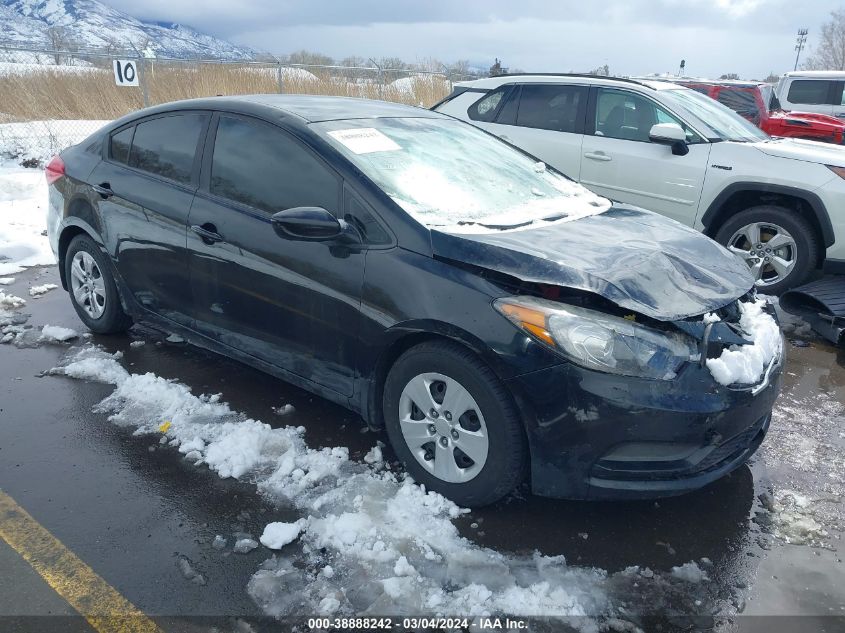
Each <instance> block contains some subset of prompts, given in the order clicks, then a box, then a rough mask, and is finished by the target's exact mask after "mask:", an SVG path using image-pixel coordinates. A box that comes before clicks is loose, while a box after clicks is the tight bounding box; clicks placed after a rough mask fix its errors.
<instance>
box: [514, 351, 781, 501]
mask: <svg viewBox="0 0 845 633" xmlns="http://www.w3.org/2000/svg"><path fill="white" fill-rule="evenodd" d="M782 368H783V360H782V359H781V360H780V361H778V362H777V363H776V364H775V365H773V367H772V370H771V372H770V375H769V382H768V384H767V385H765V386H764V387H763V388H761V389H758V390H757V392H756V393H753V392H752V390H751V389H747V388H746V389H729V388H726V387H722V386H721V385H718V384H716V383H715V382H714V381H713V379H712V377H711V376H710V373H709V371H708V370H707V369H706V368H701V367H698V366H689V367H687V368H685V369H684V370H683V371H682V372H681V374H680V375H679V376H678V377H677V378H676V379H675V380H673V381H667V382H663V381H651V380H641V379H637V378H630V377H624V376H612V375H607V374H600V373H597V372H592V371H588V370H584V369H581V368H578V367H574V366H572V365H558V366H555V367H551V368H548V369H544V370H541V371H538V372H534V373H532V374H528V375H524V376H520V377H518V378H513V379H511V380H510V381H508V386H509V387H510V389H511V392H512V393H513V394H514V395H515V397H516V400H517V402H518V405H519V407H520V408H521V410H522V414H523V418H524V419H525V421H526V430H527V434H528V443H529V447H530V450H531V484H532V489H533V491H534V493H535V494H538V495H542V496H549V497H558V498H568V499H642V498H653V497H661V496H672V495H678V494H682V493H685V492H690V491H692V490H696V489H698V488H701V487H703V486H705V485H707V484H709V483H711V482H713V481H716V480H717V479H719V478H721V477H723V476H724V475H726V474H728V473H729V472H731V471H732V470H734V469H736V468H737V467H739V466H741V465H742V464H743V463H745V462H746V461H747V460H748V459H749V458H750V457H751V455H753V454H754V452H755V451H756V450H757V448H758V447H759V446H760V444H761V443H762V441H763V439H764V438H765V435H766V432H767V431H768V428H769V423H770V420H771V411H772V407H773V405H774V402H775V399H776V398H777V395H778V393H779V392H780V384H781V373H782Z"/></svg>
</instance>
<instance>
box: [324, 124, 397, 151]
mask: <svg viewBox="0 0 845 633" xmlns="http://www.w3.org/2000/svg"><path fill="white" fill-rule="evenodd" d="M329 136H331V137H332V138H333V139H335V140H336V141H339V142H340V143H343V145H344V146H345V147H346V148H347V149H349V150H350V151H352V152H355V153H356V154H371V153H373V152H395V151H397V150H400V149H402V148H401V147H399V145H397V144H396V142H394V141H393V140H392V139H390V137H388V136H385V135H384V134H382V133H381V132H379V131H378V130H377V129H375V128H372V127H362V128H354V129H351V130H335V131H333V132H329Z"/></svg>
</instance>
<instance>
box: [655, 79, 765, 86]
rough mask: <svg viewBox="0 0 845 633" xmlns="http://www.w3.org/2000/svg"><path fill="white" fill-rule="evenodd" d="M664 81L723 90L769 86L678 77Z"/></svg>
mask: <svg viewBox="0 0 845 633" xmlns="http://www.w3.org/2000/svg"><path fill="white" fill-rule="evenodd" d="M663 81H669V82H671V83H675V84H679V85H681V86H685V85H687V84H695V85H699V86H720V87H722V88H759V87H760V86H768V85H770V84H767V83H766V82H765V81H743V80H742V79H697V78H695V77H677V78H675V79H669V78H666V79H664V80H663Z"/></svg>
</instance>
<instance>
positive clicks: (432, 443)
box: [399, 373, 490, 483]
mask: <svg viewBox="0 0 845 633" xmlns="http://www.w3.org/2000/svg"><path fill="white" fill-rule="evenodd" d="M399 426H400V429H401V431H402V437H403V439H404V440H405V443H406V444H407V446H408V448H409V449H410V451H411V454H413V456H414V458H415V459H416V460H417V461H418V462H419V463H420V464H421V465H422V466H423V468H425V469H426V470H428V471H429V472H430V473H431V474H432V475H434V476H435V477H437V478H438V479H440V480H442V481H445V482H448V483H464V482H467V481H469V480H471V479H472V478H474V477H475V476H476V475H478V473H480V472H481V470H482V469H483V468H484V464H485V463H486V462H487V453H488V450H489V448H490V440H489V437H488V434H487V424H486V423H485V421H484V416H483V415H482V413H481V408H480V407H479V406H478V403H476V401H475V399H474V398H473V397H472V395H471V394H470V393H469V391H467V389H466V388H465V387H464V386H463V385H461V384H460V383H459V382H458V381H457V380H454V379H453V378H450V377H448V376H444V375H443V374H438V373H424V374H419V375H417V376H414V377H413V378H412V379H411V380H410V381H409V382H408V384H407V385H405V388H404V389H403V390H402V395H401V396H400V397H399Z"/></svg>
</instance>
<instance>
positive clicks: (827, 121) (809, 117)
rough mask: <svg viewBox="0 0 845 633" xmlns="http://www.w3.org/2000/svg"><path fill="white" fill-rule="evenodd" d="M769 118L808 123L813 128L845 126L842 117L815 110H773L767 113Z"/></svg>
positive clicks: (838, 127) (839, 127)
mask: <svg viewBox="0 0 845 633" xmlns="http://www.w3.org/2000/svg"><path fill="white" fill-rule="evenodd" d="M769 118H770V119H781V120H783V121H786V122H787V123H788V122H790V121H798V122H800V123H808V124H810V125H811V126H812V127H814V128H830V129H843V128H845V121H843V120H842V119H837V118H836V117H835V116H830V115H829V114H818V113H816V112H785V111H783V110H775V111H774V112H770V113H769Z"/></svg>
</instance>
